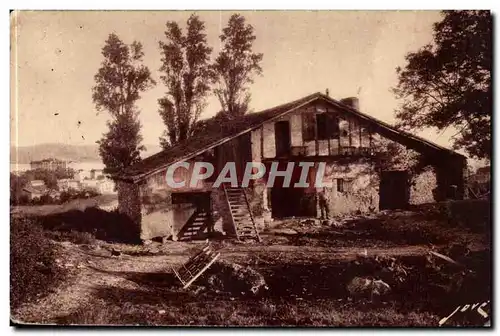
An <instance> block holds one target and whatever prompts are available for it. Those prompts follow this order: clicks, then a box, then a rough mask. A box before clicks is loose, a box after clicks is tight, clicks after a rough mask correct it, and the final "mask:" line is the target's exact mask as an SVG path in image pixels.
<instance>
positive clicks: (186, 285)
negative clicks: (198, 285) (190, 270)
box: [183, 253, 220, 289]
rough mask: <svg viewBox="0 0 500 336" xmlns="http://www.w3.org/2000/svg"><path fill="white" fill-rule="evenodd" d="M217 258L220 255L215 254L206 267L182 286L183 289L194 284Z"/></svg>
mask: <svg viewBox="0 0 500 336" xmlns="http://www.w3.org/2000/svg"><path fill="white" fill-rule="evenodd" d="M219 256H220V253H217V254H216V255H215V257H214V258H213V259H212V260H211V261H210V262H209V263H208V264H207V265H205V267H203V268H202V269H201V271H199V272H198V273H197V274H196V275H195V276H194V277H193V278H192V279H191V280H190V281H189V282H188V283H186V284H185V285H184V287H183V288H184V289H186V288H188V287H189V286H191V284H192V283H193V282H195V280H196V279H198V278H199V277H200V276H201V275H202V274H203V273H204V272H205V271H206V270H207V269H208V268H209V267H210V266H212V264H213V263H214V262H215V261H216V260H217V258H219Z"/></svg>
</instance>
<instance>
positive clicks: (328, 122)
mask: <svg viewBox="0 0 500 336" xmlns="http://www.w3.org/2000/svg"><path fill="white" fill-rule="evenodd" d="M316 125H317V129H318V140H327V139H337V138H338V136H339V122H338V119H337V117H336V116H335V115H332V114H331V113H321V114H318V115H316Z"/></svg>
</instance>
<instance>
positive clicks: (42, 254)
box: [10, 218, 62, 308]
mask: <svg viewBox="0 0 500 336" xmlns="http://www.w3.org/2000/svg"><path fill="white" fill-rule="evenodd" d="M55 252H56V251H55V245H54V244H53V243H52V242H51V241H50V240H49V239H47V237H46V236H45V235H44V232H43V230H42V227H41V226H40V225H39V224H38V223H37V222H35V221H34V220H31V219H26V218H11V226H10V302H11V308H16V307H18V306H19V305H20V304H22V303H27V302H29V301H32V300H33V299H36V298H37V297H41V296H43V295H45V294H47V291H48V289H49V288H50V287H51V286H54V285H56V284H57V283H58V281H59V280H60V279H61V278H62V274H61V270H60V269H58V268H57V266H56V263H55V258H56V254H55Z"/></svg>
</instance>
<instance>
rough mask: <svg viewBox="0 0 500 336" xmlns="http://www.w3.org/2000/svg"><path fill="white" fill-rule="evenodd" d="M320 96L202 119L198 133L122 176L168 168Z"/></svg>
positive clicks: (314, 95) (128, 170)
mask: <svg viewBox="0 0 500 336" xmlns="http://www.w3.org/2000/svg"><path fill="white" fill-rule="evenodd" d="M317 97H318V93H315V94H312V95H309V96H306V97H304V98H301V99H298V100H295V101H292V102H290V103H286V104H283V105H279V106H275V107H273V108H270V109H267V110H264V111H261V112H256V113H249V114H246V115H244V116H242V117H239V118H237V119H234V120H229V121H227V120H226V121H224V118H223V117H222V116H218V117H213V118H210V119H207V120H202V121H200V122H199V123H198V127H197V131H196V133H195V136H193V137H191V138H189V139H188V140H187V141H184V142H182V143H180V144H178V145H176V146H174V147H172V148H169V149H166V150H163V151H161V152H159V153H157V154H154V155H152V156H150V157H147V158H145V159H144V160H142V161H140V162H138V163H136V164H134V165H132V166H130V167H128V168H127V169H126V170H125V171H124V173H123V174H122V175H121V176H119V177H122V178H127V177H129V178H131V177H136V176H141V175H143V174H148V173H150V172H151V171H153V170H156V169H161V168H162V167H167V166H168V165H170V164H172V163H175V162H178V161H180V160H185V159H188V158H190V157H192V156H194V155H196V154H197V153H198V152H199V151H202V150H208V149H209V148H212V147H215V146H216V145H218V144H220V143H221V142H223V141H224V140H225V139H227V140H230V139H231V138H233V137H235V136H237V135H239V134H240V133H242V132H245V131H249V130H251V129H253V128H256V127H258V126H260V125H261V124H262V123H263V122H265V121H267V120H269V119H271V118H273V117H275V116H278V115H280V114H282V113H285V112H288V111H291V110H293V109H295V108H298V107H300V106H302V105H304V104H306V103H309V102H310V101H313V100H314V99H315V98H317Z"/></svg>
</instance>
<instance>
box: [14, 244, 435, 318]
mask: <svg viewBox="0 0 500 336" xmlns="http://www.w3.org/2000/svg"><path fill="white" fill-rule="evenodd" d="M58 244H59V245H60V247H61V252H60V255H61V256H60V259H59V264H60V267H63V268H66V269H67V270H68V272H69V277H68V279H67V281H66V282H65V283H63V284H62V285H61V286H59V288H57V289H55V290H54V291H53V292H52V293H50V294H49V295H47V296H46V297H44V298H42V299H39V300H38V301H37V302H34V303H31V304H26V305H24V306H21V307H20V308H19V309H18V310H17V311H16V312H14V314H13V320H14V321H23V322H25V323H26V322H27V323H30V322H38V323H47V322H49V323H50V321H54V320H55V319H56V318H57V317H59V316H65V315H68V314H70V313H72V312H74V311H76V310H77V309H78V308H79V307H80V306H84V305H85V304H86V303H89V302H91V301H92V300H95V297H94V293H95V292H96V291H97V290H99V289H100V288H104V287H118V288H123V289H138V288H139V287H140V286H141V284H140V283H137V282H135V281H134V280H133V277H131V276H130V275H132V274H147V273H171V271H170V269H171V267H173V266H177V265H180V264H182V263H183V262H185V261H186V260H187V259H188V258H189V256H190V255H191V254H192V250H193V249H194V248H197V247H199V246H200V245H201V243H198V244H193V243H191V244H189V243H178V242H177V243H171V244H166V245H163V246H160V247H162V248H164V249H167V250H168V252H164V251H160V253H158V254H157V255H147V256H132V255H128V254H126V253H127V251H126V249H125V248H123V249H122V250H123V252H124V253H122V254H121V255H120V256H117V257H116V256H111V252H110V247H111V246H112V245H106V244H103V247H95V248H85V246H82V245H75V244H72V243H67V242H65V243H58ZM122 247H123V246H122ZM156 248H158V247H156ZM219 251H220V252H221V255H222V257H223V258H224V259H225V260H228V261H233V262H244V261H245V260H248V259H249V258H250V257H252V256H257V258H258V256H259V255H265V256H269V257H273V256H274V257H278V258H279V260H281V259H286V260H300V259H301V256H305V255H306V256H307V257H308V258H313V259H315V260H351V259H355V258H356V257H357V256H358V255H359V254H364V253H367V254H368V255H374V254H384V255H388V256H409V255H423V254H425V253H426V252H427V251H428V247H426V246H404V247H395V248H367V249H364V248H324V247H308V246H283V245H272V246H258V245H245V244H241V245H232V246H223V247H222V248H220V249H219ZM276 254H277V256H276Z"/></svg>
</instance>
